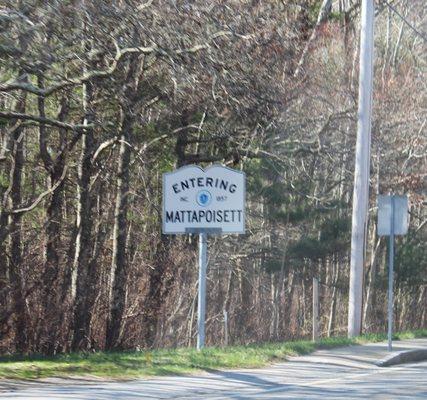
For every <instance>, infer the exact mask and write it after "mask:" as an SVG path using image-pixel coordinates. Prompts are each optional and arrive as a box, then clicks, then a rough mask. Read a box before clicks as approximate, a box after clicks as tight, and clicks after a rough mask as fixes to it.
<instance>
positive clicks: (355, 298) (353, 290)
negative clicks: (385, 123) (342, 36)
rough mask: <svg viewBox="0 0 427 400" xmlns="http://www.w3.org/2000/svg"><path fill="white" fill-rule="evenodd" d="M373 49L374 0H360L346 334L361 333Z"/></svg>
mask: <svg viewBox="0 0 427 400" xmlns="http://www.w3.org/2000/svg"><path fill="white" fill-rule="evenodd" d="M373 52H374V0H362V16H361V30H360V73H359V110H358V122H357V142H356V165H355V170H354V191H353V217H352V231H351V261H350V294H349V305H348V336H349V337H353V336H357V335H359V334H360V333H361V326H362V294H363V290H362V286H363V264H364V259H365V243H366V237H365V236H366V235H365V233H366V225H367V217H368V202H369V167H370V148H371V113H372V80H373Z"/></svg>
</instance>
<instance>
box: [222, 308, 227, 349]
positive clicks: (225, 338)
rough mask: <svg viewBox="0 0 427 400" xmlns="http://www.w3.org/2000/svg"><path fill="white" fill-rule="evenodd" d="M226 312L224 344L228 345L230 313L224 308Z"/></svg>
mask: <svg viewBox="0 0 427 400" xmlns="http://www.w3.org/2000/svg"><path fill="white" fill-rule="evenodd" d="M223 313H224V346H228V313H227V310H223Z"/></svg>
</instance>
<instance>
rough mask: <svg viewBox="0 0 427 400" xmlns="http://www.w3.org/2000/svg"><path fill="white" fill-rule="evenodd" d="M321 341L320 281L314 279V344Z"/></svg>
mask: <svg viewBox="0 0 427 400" xmlns="http://www.w3.org/2000/svg"><path fill="white" fill-rule="evenodd" d="M318 339H319V280H318V279H317V278H313V342H315V341H317V340H318Z"/></svg>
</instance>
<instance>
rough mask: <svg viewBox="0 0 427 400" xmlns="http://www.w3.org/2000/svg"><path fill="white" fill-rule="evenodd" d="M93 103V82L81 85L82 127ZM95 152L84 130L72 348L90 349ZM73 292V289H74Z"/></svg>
mask: <svg viewBox="0 0 427 400" xmlns="http://www.w3.org/2000/svg"><path fill="white" fill-rule="evenodd" d="M92 100H93V87H92V83H91V82H88V83H86V84H85V85H84V86H83V103H84V108H85V113H86V116H85V124H86V125H88V124H90V123H91V122H92V121H93V120H94V115H93V111H92V110H91V105H92ZM94 151H95V140H94V137H93V130H85V132H84V133H83V135H82V150H81V157H80V161H79V165H78V175H79V184H78V204H77V221H76V224H77V238H76V246H75V256H74V265H73V270H74V271H73V273H74V274H75V275H74V278H73V280H74V281H75V283H74V282H73V283H72V291H73V293H72V299H73V300H74V307H75V308H74V329H73V340H72V349H73V350H74V351H77V350H80V349H89V348H90V346H91V335H90V315H91V312H92V307H93V299H94V293H93V292H94V291H95V287H94V286H93V284H94V282H95V280H94V278H95V277H94V273H93V271H91V262H90V261H91V252H92V240H91V233H92V225H93V220H92V196H91V193H90V182H91V177H92V172H93V166H92V156H93V154H94ZM73 289H74V290H73Z"/></svg>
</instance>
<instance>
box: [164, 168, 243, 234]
mask: <svg viewBox="0 0 427 400" xmlns="http://www.w3.org/2000/svg"><path fill="white" fill-rule="evenodd" d="M218 167H219V168H226V169H228V170H229V171H232V172H234V173H238V174H241V175H243V230H242V231H235V232H225V233H223V232H222V230H221V233H217V234H220V235H244V234H246V173H245V172H244V171H239V170H237V169H233V168H230V167H227V166H226V165H222V164H212V165H210V166H209V167H207V168H203V167H201V166H200V165H196V164H188V165H184V166H182V167H180V168H177V169H175V170H173V171H170V172H164V173H163V174H162V234H163V235H188V234H189V233H199V232H206V233H209V234H215V233H214V230H215V228H187V229H188V230H189V232H182V231H179V232H170V231H168V232H165V215H166V210H165V196H166V191H165V187H166V176H167V175H174V174H175V173H176V172H177V171H183V170H184V169H189V168H198V169H200V170H201V171H202V172H206V171H208V170H209V169H211V168H218ZM191 231H193V232H191Z"/></svg>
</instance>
